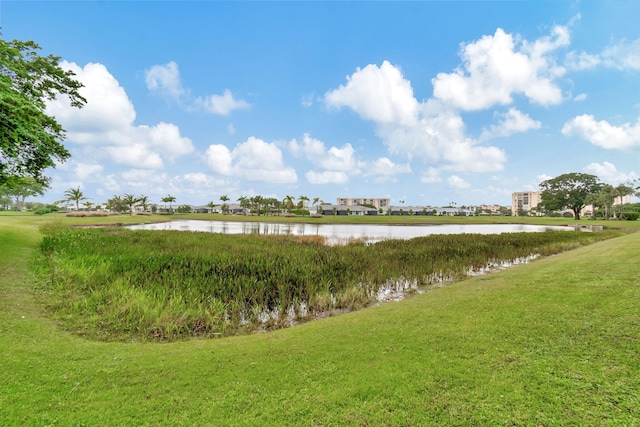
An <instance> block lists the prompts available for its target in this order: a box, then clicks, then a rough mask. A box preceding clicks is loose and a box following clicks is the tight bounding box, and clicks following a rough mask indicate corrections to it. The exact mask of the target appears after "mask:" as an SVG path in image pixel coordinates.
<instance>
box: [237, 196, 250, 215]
mask: <svg viewBox="0 0 640 427" xmlns="http://www.w3.org/2000/svg"><path fill="white" fill-rule="evenodd" d="M238 202H240V207H241V208H242V209H243V213H244V214H246V213H247V211H248V210H249V198H248V197H247V196H240V197H238Z"/></svg>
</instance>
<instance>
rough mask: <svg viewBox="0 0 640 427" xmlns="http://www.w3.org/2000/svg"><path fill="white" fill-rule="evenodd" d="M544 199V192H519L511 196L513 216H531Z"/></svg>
mask: <svg viewBox="0 0 640 427" xmlns="http://www.w3.org/2000/svg"><path fill="white" fill-rule="evenodd" d="M541 199H542V191H517V192H515V193H512V194H511V215H513V216H517V215H519V214H520V213H522V212H526V213H527V214H529V212H530V211H531V209H532V208H535V207H536V206H538V203H540V201H541Z"/></svg>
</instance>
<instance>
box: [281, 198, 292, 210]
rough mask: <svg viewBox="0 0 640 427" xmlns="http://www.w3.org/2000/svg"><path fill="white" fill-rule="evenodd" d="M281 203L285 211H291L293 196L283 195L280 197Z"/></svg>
mask: <svg viewBox="0 0 640 427" xmlns="http://www.w3.org/2000/svg"><path fill="white" fill-rule="evenodd" d="M282 204H283V205H284V208H285V209H286V210H287V212H289V213H291V209H293V196H285V197H284V199H282Z"/></svg>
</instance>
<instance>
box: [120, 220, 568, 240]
mask: <svg viewBox="0 0 640 427" xmlns="http://www.w3.org/2000/svg"><path fill="white" fill-rule="evenodd" d="M128 228H130V229H133V230H180V231H204V232H209V233H224V234H264V235H268V234H289V235H294V236H322V237H324V238H326V240H327V243H329V244H339V243H345V242H347V241H349V240H352V239H360V240H363V241H366V242H369V243H374V242H378V241H380V240H386V239H411V238H414V237H421V236H428V235H430V234H463V233H467V234H500V233H519V232H542V231H547V230H566V231H573V230H575V228H574V227H568V226H546V225H545V226H543V225H528V224H438V225H431V224H429V225H378V224H299V223H295V224H293V223H287V224H279V223H268V222H234V221H200V220H178V221H169V222H163V223H156V224H137V225H131V226H128Z"/></svg>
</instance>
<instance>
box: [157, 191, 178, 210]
mask: <svg viewBox="0 0 640 427" xmlns="http://www.w3.org/2000/svg"><path fill="white" fill-rule="evenodd" d="M160 200H162V201H163V202H164V208H165V210H166V209H167V203H169V212H173V209H171V203H173V202H175V201H176V198H175V197H173V196H172V195H171V194H168V195H167V197H163V198H162V199H160Z"/></svg>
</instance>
